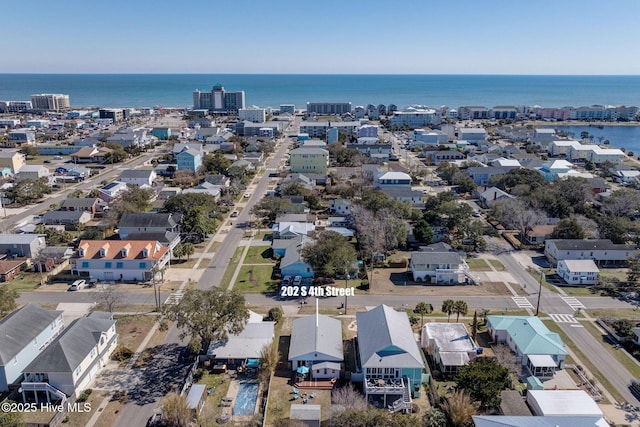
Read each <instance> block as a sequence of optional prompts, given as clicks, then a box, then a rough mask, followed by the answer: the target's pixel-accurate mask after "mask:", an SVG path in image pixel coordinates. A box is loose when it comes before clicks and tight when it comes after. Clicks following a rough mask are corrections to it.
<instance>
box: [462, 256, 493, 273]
mask: <svg viewBox="0 0 640 427" xmlns="http://www.w3.org/2000/svg"><path fill="white" fill-rule="evenodd" d="M465 261H466V262H467V265H468V266H469V268H470V269H471V270H475V271H491V267H489V265H488V264H487V262H486V261H485V260H484V259H482V258H467V259H466V260H465Z"/></svg>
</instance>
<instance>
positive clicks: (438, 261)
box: [409, 251, 469, 285]
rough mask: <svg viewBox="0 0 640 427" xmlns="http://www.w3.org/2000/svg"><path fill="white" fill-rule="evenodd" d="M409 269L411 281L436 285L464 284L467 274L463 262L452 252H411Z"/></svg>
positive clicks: (467, 269)
mask: <svg viewBox="0 0 640 427" xmlns="http://www.w3.org/2000/svg"><path fill="white" fill-rule="evenodd" d="M409 268H410V269H411V274H412V277H413V280H415V281H421V282H427V283H433V284H437V285H443V284H448V285H450V284H459V283H464V282H465V276H466V277H468V274H469V266H468V265H467V263H466V262H465V260H464V259H462V257H461V256H460V254H459V253H457V252H453V251H448V252H440V251H426V252H412V253H411V260H410V261H409Z"/></svg>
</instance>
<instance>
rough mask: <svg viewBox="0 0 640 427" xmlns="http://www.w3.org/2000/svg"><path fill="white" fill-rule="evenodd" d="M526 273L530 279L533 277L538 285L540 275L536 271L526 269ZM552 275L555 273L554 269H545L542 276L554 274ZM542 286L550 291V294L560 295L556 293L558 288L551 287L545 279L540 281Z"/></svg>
mask: <svg viewBox="0 0 640 427" xmlns="http://www.w3.org/2000/svg"><path fill="white" fill-rule="evenodd" d="M527 271H528V272H529V274H530V275H531V277H533V278H534V279H535V280H536V281H537V282H538V283H540V273H539V272H538V271H533V270H531V269H527ZM554 273H555V270H554V269H545V270H544V274H545V275H547V274H554ZM542 286H544V287H545V288H547V289H548V290H550V291H551V292H553V293H555V294H559V293H560V292H559V291H558V288H556V287H555V286H553V285H552V284H550V283H549V282H547V281H546V280H545V279H542Z"/></svg>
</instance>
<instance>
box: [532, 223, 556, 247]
mask: <svg viewBox="0 0 640 427" xmlns="http://www.w3.org/2000/svg"><path fill="white" fill-rule="evenodd" d="M555 228H556V226H555V225H551V224H546V225H534V226H533V227H532V228H531V230H528V231H527V234H526V236H525V238H524V240H525V242H527V244H528V245H541V244H543V243H544V241H545V240H547V239H548V238H549V237H551V234H553V230H555Z"/></svg>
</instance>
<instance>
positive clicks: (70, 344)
mask: <svg viewBox="0 0 640 427" xmlns="http://www.w3.org/2000/svg"><path fill="white" fill-rule="evenodd" d="M108 317H111V316H108ZM115 324H116V321H115V320H112V319H109V318H103V316H98V315H92V316H88V317H81V318H79V319H76V320H74V321H73V322H72V323H71V324H70V325H69V326H68V327H67V328H65V330H64V331H63V332H62V333H61V334H60V335H59V336H58V337H57V338H56V339H55V340H54V341H53V342H52V343H51V344H49V346H48V347H47V348H46V349H45V350H44V351H43V352H42V353H40V354H39V355H38V357H36V358H35V360H34V361H33V362H31V363H30V364H29V366H27V367H26V368H25V369H24V372H27V373H28V372H40V373H47V372H73V371H74V370H75V369H76V368H77V367H78V366H79V365H80V363H81V362H82V361H83V360H84V359H85V358H86V357H87V355H88V354H89V353H90V352H91V350H93V349H94V348H95V347H96V345H97V344H98V343H99V342H100V337H101V335H102V333H103V332H107V331H108V330H109V329H110V328H111V327H112V326H113V325H115Z"/></svg>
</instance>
